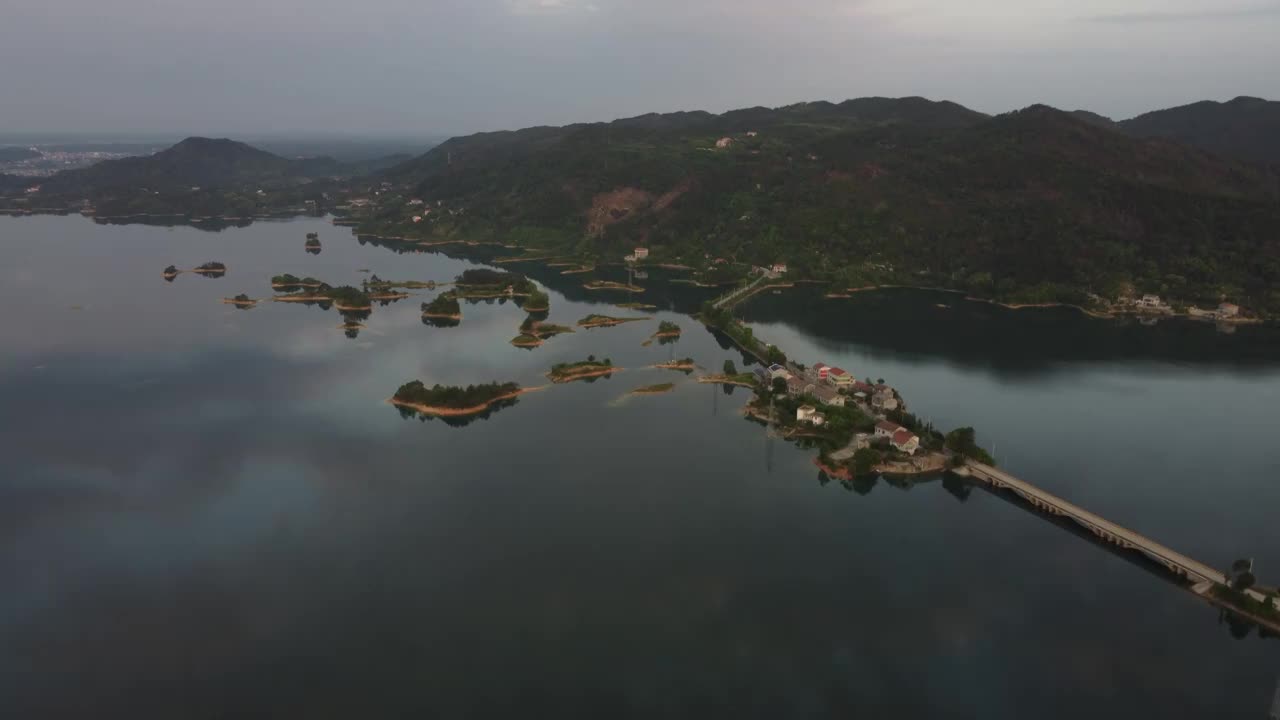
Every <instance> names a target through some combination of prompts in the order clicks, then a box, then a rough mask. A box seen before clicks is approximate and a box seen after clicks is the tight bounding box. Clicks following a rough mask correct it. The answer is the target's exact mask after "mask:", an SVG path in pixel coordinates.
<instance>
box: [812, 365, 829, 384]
mask: <svg viewBox="0 0 1280 720" xmlns="http://www.w3.org/2000/svg"><path fill="white" fill-rule="evenodd" d="M813 371H814V372H815V373H817V375H818V379H819V380H826V379H827V376H828V375H829V374H830V372H831V366H830V365H828V364H826V363H814V364H813Z"/></svg>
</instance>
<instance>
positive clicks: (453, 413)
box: [387, 385, 547, 417]
mask: <svg viewBox="0 0 1280 720" xmlns="http://www.w3.org/2000/svg"><path fill="white" fill-rule="evenodd" d="M546 387H547V386H546V385H539V386H537V387H531V388H520V389H519V390H516V391H515V392H513V393H508V394H506V395H499V396H498V397H495V398H493V399H491V400H488V401H486V402H484V403H482V404H480V405H474V406H472V407H465V408H447V407H437V406H434V405H422V404H421V403H411V402H405V401H403V400H397V399H395V398H394V397H391V398H387V402H389V403H391V404H392V405H395V406H396V407H404V408H409V409H410V410H417V411H418V412H420V413H422V414H424V415H436V416H439V417H460V416H463V415H476V414H478V413H482V412H484V411H485V410H488V409H489V407H490V406H491V405H494V404H496V403H500V402H502V401H503V400H511V399H513V398H518V397H520V396H521V395H524V394H526V393H531V392H538V391H539V390H545V389H546Z"/></svg>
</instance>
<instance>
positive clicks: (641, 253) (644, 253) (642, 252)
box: [635, 247, 649, 260]
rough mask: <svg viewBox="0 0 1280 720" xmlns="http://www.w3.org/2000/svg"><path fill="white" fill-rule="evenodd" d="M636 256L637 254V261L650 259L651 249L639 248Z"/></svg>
mask: <svg viewBox="0 0 1280 720" xmlns="http://www.w3.org/2000/svg"><path fill="white" fill-rule="evenodd" d="M635 254H636V259H637V260H644V259H645V258H647V257H649V248H646V247H638V248H636V253H635Z"/></svg>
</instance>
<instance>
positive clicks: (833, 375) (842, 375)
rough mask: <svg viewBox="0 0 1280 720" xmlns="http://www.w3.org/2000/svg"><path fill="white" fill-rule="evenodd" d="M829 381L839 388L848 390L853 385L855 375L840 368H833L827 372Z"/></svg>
mask: <svg viewBox="0 0 1280 720" xmlns="http://www.w3.org/2000/svg"><path fill="white" fill-rule="evenodd" d="M827 379H828V380H830V381H831V384H832V385H835V386H836V387H838V388H847V387H850V386H852V385H853V375H850V374H849V372H848V371H846V370H842V369H840V368H838V367H833V368H831V369H829V370H828V371H827Z"/></svg>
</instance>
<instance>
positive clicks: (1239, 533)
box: [0, 217, 1280, 718]
mask: <svg viewBox="0 0 1280 720" xmlns="http://www.w3.org/2000/svg"><path fill="white" fill-rule="evenodd" d="M312 230H315V231H318V232H319V233H320V235H321V239H322V240H323V241H324V249H323V252H322V253H321V254H320V255H316V256H312V255H308V254H306V253H304V251H303V240H304V234H305V233H306V232H307V231H312ZM0 258H3V260H2V262H0V302H2V303H3V305H4V306H5V307H7V308H9V309H10V315H9V318H8V323H7V324H8V331H7V332H6V333H5V335H4V338H5V339H4V340H3V342H2V343H0V348H3V351H2V352H0V429H2V434H0V456H2V457H3V458H4V465H3V467H4V470H3V473H2V474H0V538H2V539H3V542H0V587H2V588H3V592H0V716H3V717H14V718H28V717H58V716H79V717H98V718H101V717H201V718H203V717H210V718H212V717H218V718H221V717H232V716H239V715H262V716H273V717H342V718H347V717H400V716H416V717H475V716H481V715H489V714H506V715H516V714H519V715H521V716H548V715H553V714H555V713H560V714H561V715H562V716H564V715H574V716H576V715H585V714H587V713H592V714H594V715H595V716H598V717H699V718H706V717H725V716H739V717H743V716H745V717H768V718H777V717H851V716H855V715H859V714H860V715H861V716H863V717H903V718H936V717H955V718H969V717H981V718H1026V717H1041V718H1077V717H1097V718H1121V717H1124V718H1130V717H1135V716H1137V717H1144V716H1150V717H1206V718H1209V717H1212V718H1260V717H1265V715H1266V711H1267V708H1268V707H1269V703H1270V701H1271V696H1272V693H1273V691H1274V689H1275V685H1276V681H1277V674H1278V673H1280V641H1277V640H1274V639H1272V640H1262V639H1259V637H1258V636H1257V634H1256V633H1251V634H1249V635H1248V636H1247V637H1245V638H1243V639H1238V638H1236V637H1233V634H1232V632H1231V629H1230V628H1229V627H1228V626H1227V625H1223V624H1220V622H1219V618H1218V613H1217V611H1215V610H1213V609H1212V608H1209V607H1207V606H1205V605H1203V604H1202V603H1200V602H1199V601H1197V600H1196V599H1195V598H1193V597H1192V596H1190V595H1188V594H1187V593H1184V592H1182V591H1180V590H1178V589H1176V588H1175V587H1173V586H1172V585H1171V584H1169V583H1168V582H1166V581H1165V580H1164V579H1162V578H1161V577H1158V576H1157V575H1154V574H1152V573H1149V572H1147V571H1145V570H1144V569H1143V568H1142V567H1139V566H1138V565H1135V564H1133V563H1132V562H1129V561H1128V560H1126V559H1125V558H1124V557H1121V556H1118V555H1115V554H1112V553H1110V552H1108V551H1106V550H1104V549H1102V548H1100V547H1098V546H1095V545H1093V544H1091V543H1089V542H1086V541H1083V540H1081V539H1080V538H1078V537H1076V536H1075V535H1073V534H1071V533H1069V532H1066V531H1064V530H1062V529H1060V528H1058V527H1056V526H1054V525H1053V524H1051V523H1049V522H1047V521H1045V520H1043V519H1041V518H1040V517H1037V516H1035V515H1031V514H1028V513H1027V512H1025V511H1023V510H1022V509H1020V508H1018V507H1016V506H1014V505H1012V504H1010V503H1008V502H1006V501H1004V500H1003V499H1001V498H999V497H996V496H993V495H990V494H988V493H987V492H985V491H983V490H981V489H975V488H969V487H966V486H964V485H961V484H958V483H955V482H951V481H947V482H943V481H941V480H933V481H930V482H924V483H920V484H914V485H912V484H909V483H897V484H893V483H889V482H886V481H883V480H882V481H880V482H878V483H860V484H858V485H857V486H853V487H846V486H843V485H841V484H840V483H838V482H831V483H827V484H823V483H822V482H820V477H819V473H818V471H817V469H816V468H815V467H814V466H813V465H812V462H811V460H812V455H813V454H812V453H811V452H807V451H802V450H799V449H796V448H793V447H791V446H789V445H786V444H781V443H779V444H774V445H770V444H769V443H768V442H767V441H766V439H765V437H764V432H763V430H762V429H761V428H760V427H758V426H756V425H754V424H752V423H749V422H746V421H744V420H742V419H741V418H740V417H739V416H738V415H737V410H738V409H739V408H740V407H741V405H742V404H743V403H744V402H745V401H746V395H745V394H744V393H743V392H741V391H739V392H737V393H733V394H726V393H725V392H723V391H722V390H721V389H719V388H713V387H709V386H699V385H697V384H695V383H693V382H691V381H688V380H684V379H683V376H681V375H679V374H674V373H665V372H662V371H657V370H645V369H642V368H643V367H644V366H646V365H649V364H652V363H654V362H659V361H662V360H665V359H668V358H670V357H673V356H674V357H683V356H686V355H689V356H692V357H694V358H695V359H696V360H697V361H698V362H699V363H701V364H702V365H704V366H706V367H708V368H713V369H716V370H718V369H719V367H720V365H721V364H722V363H723V361H724V360H725V359H726V358H732V359H734V360H735V362H738V363H741V361H742V358H741V356H740V355H738V354H736V353H734V352H732V351H731V350H728V349H725V348H723V347H722V346H721V345H720V344H719V343H718V342H717V341H716V339H715V338H714V337H713V336H711V335H710V334H709V333H707V332H706V331H704V330H702V329H701V328H700V326H698V325H696V323H694V322H693V321H691V320H689V319H688V318H684V317H682V316H681V315H679V314H677V313H676V312H672V310H677V311H678V310H682V309H683V310H688V309H691V308H693V307H696V305H697V303H698V302H700V301H701V299H702V298H704V297H706V296H707V294H708V291H700V290H696V289H692V288H679V287H676V288H672V286H670V285H669V284H667V283H666V282H665V278H664V277H661V276H655V277H651V278H650V279H649V280H648V281H646V282H648V284H649V285H650V286H651V287H652V289H651V291H650V292H649V293H646V296H645V298H644V299H645V300H646V301H647V302H653V303H654V304H657V305H660V306H661V307H663V308H664V310H663V311H661V312H658V313H656V314H655V320H654V322H649V323H636V324H632V325H626V326H622V327H618V328H611V329H601V330H595V331H590V332H579V333H576V334H573V335H566V336H561V337H557V338H554V339H552V340H551V341H549V342H548V344H547V345H546V346H544V347H542V348H539V349H537V350H533V351H527V350H520V349H517V348H514V347H512V346H510V345H509V344H508V343H507V341H508V340H509V339H510V338H511V337H513V336H514V335H515V334H516V328H517V326H518V325H519V323H520V322H521V320H523V318H524V314H523V313H522V312H520V311H519V310H518V309H517V308H515V307H514V306H512V305H510V304H505V305H503V304H496V303H495V304H491V305H486V304H479V305H466V306H464V310H463V312H464V315H465V319H464V320H463V322H462V324H461V325H460V326H459V327H456V328H437V327H430V326H426V325H423V324H422V322H421V319H420V317H419V314H418V303H419V302H421V301H422V300H425V299H428V298H429V297H430V294H426V295H424V296H423V297H415V298H412V299H411V300H408V301H405V302H402V303H399V304H395V305H391V306H389V307H385V308H378V309H376V310H375V312H374V313H373V316H372V317H371V318H370V319H369V320H368V321H367V326H368V327H367V328H365V329H364V330H362V331H361V332H360V334H359V336H358V337H357V338H355V339H348V338H346V337H344V335H343V332H342V331H341V330H338V329H337V325H338V324H339V322H340V318H339V317H338V315H337V314H336V313H335V312H333V311H329V312H324V311H322V310H320V309H319V308H308V307H301V306H293V305H284V304H271V303H267V304H264V305H261V306H259V307H257V308H255V309H252V310H248V311H244V310H237V309H235V308H232V307H230V306H225V305H221V304H219V303H218V300H219V299H220V298H222V297H224V296H230V295H234V294H236V293H240V292H245V293H248V294H249V295H250V296H253V297H263V296H265V295H266V294H268V292H269V290H268V288H267V281H268V278H269V277H270V276H271V275H272V274H275V273H277V272H292V273H294V274H296V275H303V274H309V275H314V276H317V277H320V278H323V279H325V280H327V281H329V282H333V283H343V282H345V283H356V282H358V281H359V280H360V279H361V278H363V277H364V275H362V274H360V273H359V272H357V271H358V270H359V269H361V268H367V269H370V270H372V271H373V272H376V273H377V274H378V275H380V276H382V277H384V278H397V279H418V280H428V279H435V280H448V279H450V278H452V276H454V275H455V274H457V273H458V272H459V271H460V270H462V269H464V268H466V267H470V266H472V265H471V264H470V263H469V262H468V261H465V260H460V259H450V258H447V257H444V256H442V255H438V254H397V253H394V252H392V251H390V250H389V249H387V248H383V247H377V246H375V245H374V244H371V243H370V244H360V243H358V242H357V241H356V239H355V238H353V237H351V236H350V235H349V234H348V233H347V231H346V230H345V229H342V228H334V227H331V226H330V225H328V224H327V223H324V222H321V221H317V220H298V221H291V222H281V223H257V224H254V225H252V226H250V227H247V228H238V229H228V230H225V231H223V232H220V233H208V232H200V231H197V230H193V229H190V228H173V229H170V228H156V227H142V226H97V225H94V224H93V223H91V222H88V221H86V220H84V219H81V218H78V217H69V218H22V219H4V220H0ZM206 260H221V261H223V262H226V263H227V264H228V266H229V267H230V271H229V272H228V274H227V276H226V277H224V278H221V279H205V278H200V277H197V276H192V275H183V276H180V277H179V278H177V280H176V281H175V282H173V283H166V282H164V281H163V280H162V279H161V278H160V269H161V268H163V267H164V266H165V265H168V264H170V263H174V264H176V265H178V266H179V267H193V266H195V265H197V264H199V263H201V262H204V261H206ZM521 269H525V268H521ZM528 270H529V271H530V272H531V274H533V275H534V276H535V277H536V278H538V279H539V280H540V281H543V282H544V283H547V284H548V285H549V286H550V289H551V290H552V292H551V297H552V311H551V320H552V321H553V322H561V323H564V324H572V323H573V322H575V321H576V320H577V319H578V318H580V317H582V316H583V315H586V314H587V313H589V312H606V313H612V314H626V311H620V310H612V311H611V310H609V309H607V308H608V306H606V305H602V304H601V303H603V302H605V301H606V300H607V299H608V298H610V297H615V298H616V297H618V296H616V295H601V294H597V293H590V292H587V291H585V290H583V289H581V287H580V283H581V282H582V281H583V280H584V279H586V278H584V277H582V276H570V277H562V276H559V275H558V274H556V272H555V271H554V270H547V269H546V268H541V269H535V268H528ZM613 272H614V273H617V272H618V271H613ZM939 304H942V305H946V306H948V307H937V306H938V305H939ZM743 312H744V314H745V315H746V316H747V317H748V318H749V319H750V320H751V321H752V322H754V323H756V325H757V334H759V335H761V336H763V337H765V338H767V339H769V340H771V341H774V342H776V343H778V344H779V345H781V346H783V347H784V348H786V349H787V350H788V351H789V352H790V354H791V355H792V356H793V357H794V358H796V359H798V360H800V361H802V362H809V363H812V362H816V361H819V360H823V361H826V362H828V363H834V364H839V365H842V366H844V367H846V368H848V369H850V370H852V371H853V372H855V373H856V374H857V375H858V376H860V377H862V376H871V377H872V378H880V377H883V378H885V379H887V380H888V381H889V382H891V383H892V384H894V385H896V386H897V387H898V388H899V389H900V390H901V391H902V392H903V393H904V394H905V395H906V397H907V399H908V400H909V402H910V403H911V405H912V409H913V410H914V411H916V412H917V413H919V414H921V415H924V416H928V417H930V418H931V419H932V420H933V421H934V422H935V424H938V425H940V426H946V427H950V426H955V425H959V424H972V425H975V426H976V427H977V428H978V429H979V434H980V439H981V440H982V441H983V442H984V444H988V445H990V444H992V443H994V446H995V452H996V454H997V455H998V456H999V459H1000V460H1001V462H1002V463H1003V464H1005V465H1007V466H1008V467H1009V468H1010V469H1012V470H1013V471H1014V472H1015V473H1017V474H1019V475H1021V476H1023V477H1024V478H1027V479H1029V480H1032V481H1034V482H1036V483H1039V484H1041V485H1042V486H1044V487H1046V488H1049V489H1051V490H1053V491H1055V492H1058V493H1060V494H1062V495H1064V496H1066V497H1068V498H1070V499H1072V500H1075V501H1078V502H1080V503H1082V504H1084V505H1085V506H1087V507H1089V508H1090V509H1092V510H1094V511H1096V512H1099V513H1101V514H1103V515H1106V516H1108V517H1110V518H1111V519H1113V520H1116V521H1118V522H1121V523H1123V524H1126V525H1128V526H1129V527H1131V528H1134V529H1136V530H1139V531H1141V532H1145V533H1149V534H1151V535H1152V536H1154V537H1155V538H1157V539H1159V540H1161V541H1163V542H1165V543H1167V544H1169V545H1171V546H1172V547H1174V548H1176V549H1179V550H1181V551H1183V552H1186V553H1188V554H1191V555H1193V556H1196V557H1198V558H1199V559H1202V560H1204V561H1207V562H1210V563H1213V564H1217V565H1225V564H1227V563H1229V562H1230V561H1231V560H1233V559H1235V558H1236V557H1239V556H1241V555H1250V556H1254V557H1256V558H1257V562H1258V566H1259V569H1260V574H1261V575H1262V577H1263V578H1264V580H1270V581H1272V582H1275V581H1276V580H1280V523H1277V522H1276V508H1277V507H1278V506H1280V451H1278V450H1277V444H1276V441H1275V437H1274V436H1275V429H1276V422H1275V420H1274V416H1275V408H1276V407H1277V401H1278V400H1280V339H1278V337H1277V334H1276V333H1275V332H1274V331H1273V330H1271V329H1266V328H1244V329H1241V330H1240V331H1239V332H1237V333H1236V334H1234V335H1224V334H1220V333H1217V332H1215V331H1214V329H1213V328H1212V327H1211V326H1206V325H1192V324H1189V323H1164V324H1161V325H1158V326H1156V327H1143V326H1139V325H1136V324H1120V323H1107V322H1096V321H1088V320H1086V319H1084V318H1082V317H1080V316H1078V315H1075V314H1072V313H1069V312H1011V311H1005V310H1001V309H998V308H994V307H991V306H987V305H980V304H975V303H966V302H964V301H962V300H961V299H960V298H959V297H958V296H952V295H946V294H926V293H878V294H868V295H863V296H859V297H857V298H855V299H852V300H833V301H828V300H823V299H822V298H821V297H820V293H818V292H816V291H811V290H797V291H795V292H791V293H786V294H782V295H776V296H775V295H765V296H761V297H760V298H758V299H756V300H754V301H752V302H751V303H750V304H748V305H747V306H746V307H745V308H743ZM658 319H671V320H675V321H677V322H680V323H681V324H682V325H683V326H684V328H685V336H684V338H683V339H682V340H681V341H680V342H679V343H678V344H676V345H673V346H666V347H663V346H657V345H655V346H653V347H649V348H645V347H641V342H642V341H643V340H644V339H645V337H647V335H648V334H649V333H651V332H653V330H654V325H655V324H656V321H657V320H658ZM589 353H591V354H596V355H598V356H602V357H603V356H608V357H611V358H612V359H613V361H614V362H615V363H617V364H619V365H622V366H624V367H626V368H628V370H627V371H625V372H622V373H620V374H618V375H617V376H615V377H614V378H612V379H608V380H603V381H600V382H596V383H592V384H574V385H569V386H563V387H556V388H553V389H550V390H547V391H545V392H541V393H536V394H533V395H529V396H526V397H524V398H522V399H521V400H520V401H519V403H518V404H517V405H515V406H514V407H511V408H506V409H503V410H501V411H500V412H497V413H495V414H494V415H493V416H492V417H490V418H489V419H488V420H483V421H477V422H474V423H472V424H470V425H467V426H466V427H451V426H449V425H447V424H445V423H443V422H440V421H430V422H419V421H418V420H414V419H410V420H405V419H402V418H401V417H400V415H399V414H398V413H397V412H396V411H395V410H394V409H393V408H391V407H390V406H388V405H386V404H385V403H384V399H385V398H387V397H388V396H389V395H390V394H391V393H392V392H394V390H395V388H396V387H397V386H398V385H399V384H400V383H402V382H404V381H406V380H409V379H413V378H420V379H422V380H424V381H426V382H428V383H430V382H442V383H466V382H479V381H487V380H503V381H505V380H514V381H518V382H521V383H523V384H528V385H533V384H540V383H541V382H542V379H541V373H543V372H545V370H546V369H547V368H548V367H549V366H550V365H551V364H552V363H555V362H559V361H564V360H576V359H581V358H582V357H584V356H586V355H587V354H589ZM668 380H679V381H680V384H679V386H678V388H677V391H676V392H675V393H673V394H670V395H666V396H658V397H647V398H625V397H624V395H625V394H626V392H627V391H629V390H631V389H633V388H635V387H638V386H641V385H648V384H653V383H658V382H664V381H668Z"/></svg>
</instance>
